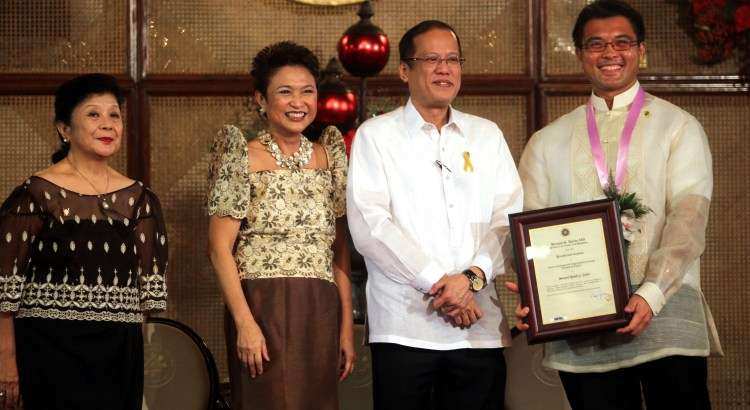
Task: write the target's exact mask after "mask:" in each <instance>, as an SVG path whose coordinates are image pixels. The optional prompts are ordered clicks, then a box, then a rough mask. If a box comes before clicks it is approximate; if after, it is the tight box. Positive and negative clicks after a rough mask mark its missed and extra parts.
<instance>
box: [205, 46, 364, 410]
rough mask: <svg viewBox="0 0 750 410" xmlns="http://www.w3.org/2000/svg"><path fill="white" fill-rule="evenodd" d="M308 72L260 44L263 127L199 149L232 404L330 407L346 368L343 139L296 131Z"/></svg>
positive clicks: (224, 135) (289, 49)
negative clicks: (205, 154) (206, 161)
mask: <svg viewBox="0 0 750 410" xmlns="http://www.w3.org/2000/svg"><path fill="white" fill-rule="evenodd" d="M318 70H319V68H318V61H317V58H316V57H315V56H314V55H313V54H312V53H311V52H310V51H309V50H308V49H306V48H304V47H302V46H299V45H296V44H294V43H290V42H282V43H277V44H274V45H271V46H269V47H266V48H265V49H263V50H262V51H260V52H259V53H258V55H257V56H256V57H255V59H254V60H253V71H252V74H253V80H254V82H255V100H256V102H257V103H258V104H259V106H260V110H261V113H263V115H264V116H265V117H266V118H267V121H268V124H267V126H268V128H267V130H265V131H262V132H260V133H259V134H258V135H257V136H246V135H244V134H243V132H242V131H240V130H239V129H238V128H237V127H234V126H225V127H224V128H223V129H221V131H219V134H218V136H217V137H216V140H215V142H214V145H213V147H212V150H211V152H212V156H213V157H212V161H211V165H210V172H209V191H208V213H209V215H211V217H210V222H209V250H210V258H211V262H212V263H213V266H214V269H215V270H216V274H217V277H218V280H219V285H220V287H221V290H222V293H223V296H224V301H225V303H226V307H227V315H226V337H227V351H228V354H229V367H230V377H231V384H232V406H233V408H236V409H250V408H252V409H285V410H286V409H311V408H315V409H338V395H337V384H338V381H339V380H343V379H344V378H345V377H346V376H347V375H349V374H350V373H351V371H352V368H353V363H354V344H353V340H352V339H353V324H352V309H351V289H350V287H351V285H350V281H349V250H348V246H347V241H346V225H345V223H344V222H343V218H342V217H343V216H344V213H345V210H346V205H345V185H346V168H347V160H346V153H345V148H344V141H343V137H342V136H341V133H340V132H339V131H338V130H336V128H334V127H329V128H327V129H326V130H325V131H324V132H323V135H322V136H321V138H320V141H319V142H311V141H309V140H308V139H307V138H306V137H305V136H304V135H302V131H303V130H304V129H305V128H306V127H307V126H308V125H310V123H312V121H313V119H314V118H315V114H316V109H317V88H316V78H317V76H318ZM248 137H251V138H248ZM248 139H249V142H248Z"/></svg>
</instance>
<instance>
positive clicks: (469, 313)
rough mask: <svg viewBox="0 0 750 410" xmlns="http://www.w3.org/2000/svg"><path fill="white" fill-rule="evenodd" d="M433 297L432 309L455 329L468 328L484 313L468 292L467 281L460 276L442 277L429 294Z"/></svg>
mask: <svg viewBox="0 0 750 410" xmlns="http://www.w3.org/2000/svg"><path fill="white" fill-rule="evenodd" d="M429 294H430V296H433V297H434V299H433V300H432V307H433V308H434V309H435V310H436V311H438V312H440V313H441V314H442V315H443V317H444V318H445V319H446V320H447V321H449V322H450V323H451V324H452V325H453V326H456V327H462V328H464V327H470V326H471V325H473V324H474V323H476V322H477V321H478V320H479V319H481V318H482V316H483V315H484V313H483V312H482V309H480V308H479V305H477V303H476V301H475V300H474V293H473V292H471V291H470V290H469V279H468V278H467V277H466V276H465V275H463V274H461V273H457V274H453V275H444V276H443V277H442V278H441V279H440V280H439V281H437V282H436V283H435V284H434V285H432V288H431V289H430V292H429Z"/></svg>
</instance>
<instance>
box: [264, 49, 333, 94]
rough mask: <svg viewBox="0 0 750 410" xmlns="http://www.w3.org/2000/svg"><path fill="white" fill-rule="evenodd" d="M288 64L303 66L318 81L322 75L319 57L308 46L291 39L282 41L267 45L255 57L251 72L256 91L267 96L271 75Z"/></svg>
mask: <svg viewBox="0 0 750 410" xmlns="http://www.w3.org/2000/svg"><path fill="white" fill-rule="evenodd" d="M286 66H298V67H303V68H305V69H307V71H309V72H310V74H312V76H313V78H315V81H316V82H317V81H318V76H319V75H320V63H319V62H318V57H316V56H315V54H313V52H312V51H310V50H309V49H308V48H307V47H304V46H301V45H299V44H296V43H293V42H291V41H281V42H279V43H275V44H271V45H270V46H266V47H265V48H263V50H260V51H259V52H258V54H257V55H256V56H255V58H253V67H252V71H250V74H252V76H253V86H254V87H255V91H259V92H260V93H261V94H263V96H265V95H266V92H267V91H268V84H269V83H270V82H271V77H273V75H274V74H276V72H277V71H279V69H281V68H282V67H286Z"/></svg>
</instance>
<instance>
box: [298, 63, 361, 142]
mask: <svg viewBox="0 0 750 410" xmlns="http://www.w3.org/2000/svg"><path fill="white" fill-rule="evenodd" d="M321 74H322V75H321V80H320V83H319V84H318V114H317V116H316V117H315V121H314V122H313V124H312V125H311V126H310V135H309V136H310V137H311V138H315V137H317V136H319V135H320V133H321V132H323V130H324V129H325V127H328V126H329V125H334V126H336V128H338V129H339V131H341V133H342V134H345V133H346V132H347V131H349V130H350V129H351V128H352V127H353V126H354V123H355V121H356V120H357V97H356V96H355V94H354V92H352V90H351V89H349V87H347V86H346V84H345V83H344V82H343V81H342V80H341V76H342V71H341V65H340V64H339V62H338V60H336V59H335V58H332V59H331V61H329V62H328V65H327V66H326V68H325V70H323V72H322V73H321Z"/></svg>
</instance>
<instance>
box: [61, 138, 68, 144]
mask: <svg viewBox="0 0 750 410" xmlns="http://www.w3.org/2000/svg"><path fill="white" fill-rule="evenodd" d="M62 140H63V144H68V143H70V140H69V139H67V138H63V139H62Z"/></svg>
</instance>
